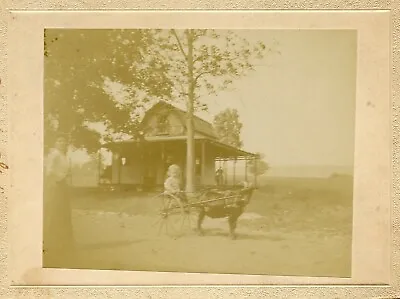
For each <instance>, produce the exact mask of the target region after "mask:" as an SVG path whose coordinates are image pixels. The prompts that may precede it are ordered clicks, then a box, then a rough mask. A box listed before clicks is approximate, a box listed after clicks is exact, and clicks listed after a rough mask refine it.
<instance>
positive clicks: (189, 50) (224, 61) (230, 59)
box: [158, 29, 266, 192]
mask: <svg viewBox="0 0 400 299" xmlns="http://www.w3.org/2000/svg"><path fill="white" fill-rule="evenodd" d="M158 38H159V44H160V45H162V48H163V49H164V55H163V57H164V59H165V60H166V61H169V62H170V63H169V67H168V74H169V76H170V78H171V80H172V81H173V82H174V87H175V90H174V95H175V97H176V98H177V99H179V100H181V101H184V102H185V103H186V110H187V118H186V128H187V161H186V190H187V191H188V192H192V191H193V185H194V177H195V176H194V170H195V159H194V157H195V147H194V127H193V114H194V112H195V111H197V110H201V109H203V110H206V109H207V106H206V105H205V104H204V103H202V102H201V97H202V96H204V95H209V94H217V93H218V92H219V91H221V90H224V89H226V88H227V87H229V86H230V85H231V84H232V83H233V81H234V80H235V79H238V78H241V77H243V76H245V75H246V74H247V73H248V72H249V71H252V70H254V61H255V59H262V58H263V56H264V54H265V50H266V46H265V45H264V44H263V43H262V42H258V43H257V44H254V45H252V44H250V42H248V41H247V40H246V39H245V38H242V37H240V36H239V35H238V34H236V33H234V32H233V31H230V30H226V31H223V30H221V31H220V30H218V31H216V30H211V29H185V30H175V29H171V30H166V31H161V32H159V34H158Z"/></svg>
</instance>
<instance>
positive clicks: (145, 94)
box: [44, 29, 172, 151]
mask: <svg viewBox="0 0 400 299" xmlns="http://www.w3.org/2000/svg"><path fill="white" fill-rule="evenodd" d="M154 33H155V32H153V31H150V30H101V29H100V30H98V29H87V30H81V29H46V30H45V32H44V34H45V36H44V55H45V59H44V74H45V76H44V78H45V79H44V128H45V146H46V145H49V144H51V143H52V140H53V136H54V134H55V133H57V132H63V133H68V134H69V135H70V136H71V142H72V144H73V145H75V146H77V147H85V148H87V149H88V150H89V151H92V150H96V149H97V148H98V146H99V142H100V140H101V137H104V138H105V139H106V140H110V139H111V138H112V136H113V135H112V134H113V133H126V134H128V135H135V133H136V132H137V130H136V129H137V125H138V118H137V114H135V112H137V109H138V108H140V107H141V106H142V105H143V104H144V103H146V102H147V101H148V100H149V97H152V96H154V97H159V98H169V96H170V95H171V91H172V82H171V80H169V79H168V77H167V76H166V74H167V67H168V65H167V64H166V63H165V62H164V61H163V60H161V59H160V55H158V54H157V53H158V51H159V50H160V49H159V47H158V44H157V43H156V42H155V40H154V38H153V34H154ZM116 84H119V85H120V86H122V87H123V88H122V94H120V97H119V99H118V100H116V97H115V94H113V92H112V91H113V86H116ZM94 123H98V124H101V125H102V126H103V127H104V129H105V132H106V135H105V136H101V134H99V133H98V132H97V131H96V130H94V129H93V127H92V126H91V125H92V124H94Z"/></svg>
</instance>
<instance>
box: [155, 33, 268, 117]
mask: <svg viewBox="0 0 400 299" xmlns="http://www.w3.org/2000/svg"><path fill="white" fill-rule="evenodd" d="M157 41H158V43H159V44H160V45H161V48H162V49H163V50H164V52H163V53H164V55H163V57H164V59H165V60H166V61H169V62H170V63H169V67H168V72H169V76H170V78H171V80H172V81H173V82H174V87H175V88H174V95H175V96H176V97H177V98H178V99H180V100H182V101H184V102H186V101H188V96H190V85H191V84H193V87H194V92H193V99H191V100H193V102H194V107H195V109H197V110H207V105H205V104H204V103H202V102H201V97H202V96H206V95H216V94H217V93H218V92H219V91H222V90H225V89H226V88H228V87H229V86H230V85H231V84H232V83H233V81H234V80H235V79H239V78H241V77H243V76H245V75H246V74H247V73H248V71H253V70H254V60H255V59H262V58H263V55H264V53H265V50H266V46H265V45H264V44H263V43H262V42H258V43H257V44H255V45H251V44H250V43H249V42H248V41H247V40H246V39H245V38H242V37H240V36H239V35H238V34H236V33H234V32H233V31H231V30H218V31H217V30H212V29H185V30H175V29H171V30H160V31H158V34H157ZM189 48H192V53H189ZM189 54H191V55H189ZM189 56H191V57H189ZM189 58H191V59H189ZM189 64H193V70H192V74H190V72H189V70H188V68H189V67H188V66H189Z"/></svg>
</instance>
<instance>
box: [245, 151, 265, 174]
mask: <svg viewBox="0 0 400 299" xmlns="http://www.w3.org/2000/svg"><path fill="white" fill-rule="evenodd" d="M257 156H258V157H257V159H256V161H254V160H250V161H248V162H247V166H248V170H249V172H250V173H251V174H253V175H254V176H255V177H258V176H260V175H263V174H265V173H266V172H267V170H268V169H269V165H268V163H267V162H265V160H264V159H265V156H264V154H262V153H257Z"/></svg>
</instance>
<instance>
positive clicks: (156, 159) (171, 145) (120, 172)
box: [99, 136, 257, 189]
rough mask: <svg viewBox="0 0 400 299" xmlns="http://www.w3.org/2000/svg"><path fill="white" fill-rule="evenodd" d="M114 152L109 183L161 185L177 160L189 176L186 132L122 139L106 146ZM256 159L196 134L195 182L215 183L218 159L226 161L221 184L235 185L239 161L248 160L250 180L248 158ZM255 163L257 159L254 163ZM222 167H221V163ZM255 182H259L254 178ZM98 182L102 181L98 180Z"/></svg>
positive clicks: (255, 156)
mask: <svg viewBox="0 0 400 299" xmlns="http://www.w3.org/2000/svg"><path fill="white" fill-rule="evenodd" d="M103 147H104V148H106V149H108V150H110V151H111V152H112V157H113V158H112V165H111V168H110V171H109V176H110V178H109V183H111V184H112V185H117V186H126V187H136V188H137V187H139V188H144V189H153V188H157V187H162V185H163V183H164V180H165V176H166V171H167V169H168V167H169V165H171V164H173V163H174V164H177V165H179V166H180V167H181V169H182V171H183V179H184V180H185V178H186V136H176V137H170V136H169V137H163V136H154V137H146V138H144V140H141V141H135V140H128V141H121V142H114V143H109V144H106V145H104V146H103ZM249 160H254V161H256V160H257V155H256V154H253V153H250V152H246V151H244V150H241V149H238V148H235V147H232V146H229V145H226V144H223V143H221V142H218V141H217V140H213V139H209V138H204V137H196V138H195V161H196V162H195V186H196V187H197V188H198V187H200V186H202V187H204V186H212V185H216V183H217V181H216V168H217V167H216V166H217V165H216V163H219V164H220V165H224V166H225V167H224V169H223V172H224V176H223V177H224V180H223V181H222V185H235V184H236V183H238V181H236V162H237V161H244V163H245V165H246V166H245V173H244V177H245V180H248V171H247V162H248V161H249ZM227 163H232V165H233V173H232V175H231V179H230V180H228V179H227V177H228V170H227V168H226V165H227ZM255 164H256V163H255ZM221 168H222V167H221ZM255 183H256V182H255ZM99 185H101V183H100V182H99Z"/></svg>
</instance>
